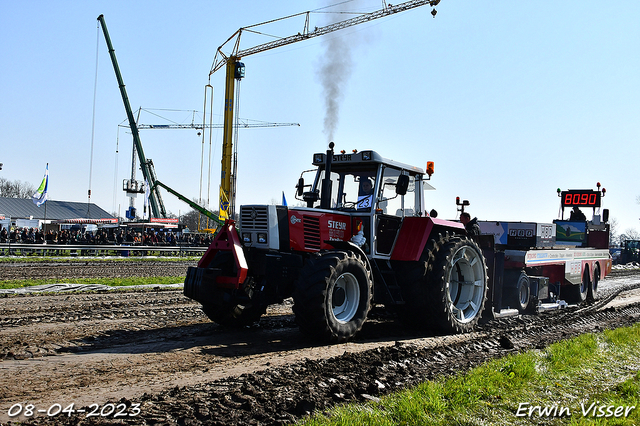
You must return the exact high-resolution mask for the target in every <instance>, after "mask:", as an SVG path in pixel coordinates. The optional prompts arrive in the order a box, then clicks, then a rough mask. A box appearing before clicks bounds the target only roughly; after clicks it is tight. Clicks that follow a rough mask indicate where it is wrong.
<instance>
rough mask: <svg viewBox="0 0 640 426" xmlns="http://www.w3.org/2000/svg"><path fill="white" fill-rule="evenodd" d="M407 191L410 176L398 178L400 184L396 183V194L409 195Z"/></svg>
mask: <svg viewBox="0 0 640 426" xmlns="http://www.w3.org/2000/svg"><path fill="white" fill-rule="evenodd" d="M407 189H409V176H407V175H400V176H398V182H396V194H398V195H405V194H406V193H407Z"/></svg>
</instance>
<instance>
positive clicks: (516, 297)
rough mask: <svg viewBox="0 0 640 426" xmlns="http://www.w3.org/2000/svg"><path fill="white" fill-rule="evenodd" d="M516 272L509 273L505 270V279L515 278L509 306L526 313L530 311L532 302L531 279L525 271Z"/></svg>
mask: <svg viewBox="0 0 640 426" xmlns="http://www.w3.org/2000/svg"><path fill="white" fill-rule="evenodd" d="M514 273H515V274H514ZM514 273H510V274H507V273H506V272H505V275H504V279H505V282H506V281H507V279H515V280H516V281H515V282H516V284H515V287H512V288H510V289H509V290H511V293H510V295H511V297H509V302H508V304H509V306H510V307H511V308H514V309H517V310H518V312H520V313H521V314H524V313H526V312H528V311H529V304H530V303H531V281H530V280H529V277H528V276H527V274H526V273H525V272H524V271H517V272H516V271H514Z"/></svg>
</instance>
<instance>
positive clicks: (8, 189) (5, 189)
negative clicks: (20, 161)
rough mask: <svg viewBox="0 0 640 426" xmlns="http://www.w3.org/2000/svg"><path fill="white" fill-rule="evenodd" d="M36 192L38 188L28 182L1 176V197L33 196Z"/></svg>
mask: <svg viewBox="0 0 640 426" xmlns="http://www.w3.org/2000/svg"><path fill="white" fill-rule="evenodd" d="M34 192H36V188H35V187H34V186H33V185H31V184H30V183H28V182H20V181H19V180H15V181H11V180H8V179H6V178H0V197H7V198H31V196H32V195H33V194H34Z"/></svg>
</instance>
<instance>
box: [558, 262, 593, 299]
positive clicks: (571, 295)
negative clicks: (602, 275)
mask: <svg viewBox="0 0 640 426" xmlns="http://www.w3.org/2000/svg"><path fill="white" fill-rule="evenodd" d="M589 287H591V280H590V279H589V269H588V268H585V270H584V272H583V273H582V281H581V282H580V284H573V285H570V286H569V287H568V288H567V298H566V302H567V303H569V304H571V305H579V304H581V303H582V302H584V301H585V300H587V294H588V293H589ZM561 296H562V294H561Z"/></svg>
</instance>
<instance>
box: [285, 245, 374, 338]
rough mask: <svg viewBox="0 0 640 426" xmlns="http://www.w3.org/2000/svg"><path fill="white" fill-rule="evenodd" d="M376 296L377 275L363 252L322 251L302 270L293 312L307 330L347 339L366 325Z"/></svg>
mask: <svg viewBox="0 0 640 426" xmlns="http://www.w3.org/2000/svg"><path fill="white" fill-rule="evenodd" d="M372 297H373V276H372V273H371V269H370V268H369V266H368V263H367V262H366V261H365V260H364V259H363V258H362V257H361V256H360V255H358V254H355V253H352V252H342V251H336V252H325V253H319V254H315V255H313V257H311V258H310V259H309V260H308V262H307V264H306V265H305V266H304V268H303V269H302V271H301V273H300V278H299V280H298V282H297V283H296V289H295V291H294V294H293V300H294V305H293V312H294V314H295V316H296V322H297V323H298V325H299V326H300V329H301V330H302V331H303V332H304V333H306V334H309V335H312V336H314V337H315V338H319V339H320V340H323V341H327V342H332V343H338V342H344V341H346V340H348V339H350V338H352V337H353V336H354V335H355V334H356V333H357V332H358V331H360V329H361V328H362V325H363V324H364V322H365V320H366V319H367V314H368V313H369V309H370V308H371V299H372Z"/></svg>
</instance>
